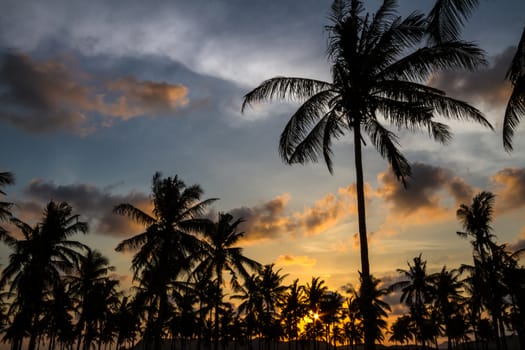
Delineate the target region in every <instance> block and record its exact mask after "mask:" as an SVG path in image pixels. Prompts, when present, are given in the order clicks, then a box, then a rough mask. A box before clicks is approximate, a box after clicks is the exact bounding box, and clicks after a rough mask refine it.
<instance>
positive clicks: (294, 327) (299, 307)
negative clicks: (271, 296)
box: [281, 279, 308, 350]
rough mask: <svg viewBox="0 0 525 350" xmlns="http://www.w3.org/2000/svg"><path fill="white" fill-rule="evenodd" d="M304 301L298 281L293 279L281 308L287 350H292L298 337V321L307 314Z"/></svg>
mask: <svg viewBox="0 0 525 350" xmlns="http://www.w3.org/2000/svg"><path fill="white" fill-rule="evenodd" d="M307 312H308V311H307V308H306V300H305V296H304V291H303V288H302V286H300V285H299V280H298V279H295V280H294V281H293V283H292V284H291V285H290V286H289V287H288V291H287V292H286V294H285V296H284V300H283V303H282V307H281V320H282V322H283V325H284V333H285V336H286V338H287V339H288V350H291V349H292V343H293V342H296V341H297V338H298V337H299V321H300V320H301V319H302V318H303V317H304V316H306V314H307Z"/></svg>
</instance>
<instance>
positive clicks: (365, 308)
mask: <svg viewBox="0 0 525 350" xmlns="http://www.w3.org/2000/svg"><path fill="white" fill-rule="evenodd" d="M364 278H365V277H364V276H362V275H361V276H360V282H361V286H360V287H359V290H356V289H354V288H353V287H350V288H348V289H347V291H346V292H347V293H351V295H352V298H353V302H354V303H355V307H356V308H357V310H358V317H359V318H360V319H361V323H362V329H363V335H364V339H365V342H366V340H367V339H369V340H371V341H372V342H374V343H375V342H376V341H379V342H381V341H383V339H384V335H383V334H384V333H385V331H386V330H387V322H386V317H387V312H389V311H391V310H390V306H389V305H388V303H387V302H385V301H384V300H383V299H384V297H385V296H386V295H388V294H389V293H390V292H391V290H390V289H389V288H382V287H380V284H381V281H380V280H379V279H377V278H374V277H373V276H368V277H367V278H368V281H366V280H364ZM365 346H366V343H365Z"/></svg>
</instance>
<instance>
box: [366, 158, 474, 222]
mask: <svg viewBox="0 0 525 350" xmlns="http://www.w3.org/2000/svg"><path fill="white" fill-rule="evenodd" d="M411 167H412V178H411V179H410V182H409V184H408V188H404V187H403V185H402V184H401V183H400V182H399V181H397V179H396V177H395V175H394V174H393V173H392V171H391V170H390V169H387V170H386V171H385V172H383V173H380V174H379V175H378V182H379V184H380V186H379V187H378V189H377V191H376V194H377V195H378V196H379V197H381V198H382V199H383V200H384V201H385V202H386V203H387V204H388V206H389V208H390V209H391V212H392V213H393V214H394V215H395V216H396V217H398V218H400V219H409V218H410V219H411V221H412V222H416V223H417V222H419V221H421V222H423V221H424V222H425V223H428V222H429V220H440V219H443V218H446V217H447V216H449V214H450V209H451V207H450V205H448V206H447V205H446V204H444V201H443V198H444V196H443V194H444V192H445V194H446V193H448V194H449V195H450V197H451V198H452V199H453V200H454V206H455V207H457V205H458V204H460V203H463V202H468V201H470V199H471V198H472V194H473V193H474V189H473V188H472V187H471V186H470V185H468V184H467V183H466V182H465V181H464V180H463V179H461V178H459V177H457V176H454V175H453V173H452V172H451V171H450V170H447V169H444V168H440V167H435V166H432V165H428V164H424V163H414V164H412V165H411ZM455 207H454V209H455ZM407 221H408V220H407Z"/></svg>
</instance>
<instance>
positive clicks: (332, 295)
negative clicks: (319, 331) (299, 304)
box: [320, 291, 345, 349]
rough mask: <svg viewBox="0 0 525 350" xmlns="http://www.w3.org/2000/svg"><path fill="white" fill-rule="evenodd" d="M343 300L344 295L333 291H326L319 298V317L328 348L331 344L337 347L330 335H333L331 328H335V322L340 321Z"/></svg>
mask: <svg viewBox="0 0 525 350" xmlns="http://www.w3.org/2000/svg"><path fill="white" fill-rule="evenodd" d="M344 301H345V299H344V297H343V296H342V295H341V294H339V293H337V292H334V291H328V292H326V293H325V294H324V296H323V298H322V300H321V304H320V309H321V313H320V319H321V322H322V323H323V324H324V325H325V332H326V342H327V344H328V349H330V346H333V348H334V349H335V348H336V347H337V344H336V341H335V338H334V337H331V335H333V330H334V329H335V328H337V327H336V325H337V323H339V322H340V321H341V317H342V306H343V303H344Z"/></svg>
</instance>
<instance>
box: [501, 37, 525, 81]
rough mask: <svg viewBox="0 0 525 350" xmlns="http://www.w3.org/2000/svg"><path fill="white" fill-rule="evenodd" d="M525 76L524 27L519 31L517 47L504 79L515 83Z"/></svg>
mask: <svg viewBox="0 0 525 350" xmlns="http://www.w3.org/2000/svg"><path fill="white" fill-rule="evenodd" d="M524 76H525V27H524V28H523V32H522V33H521V38H520V41H519V43H518V48H517V50H516V53H515V54H514V57H513V59H512V62H511V64H510V67H509V70H508V71H507V74H506V76H505V78H506V79H508V80H509V81H511V82H512V84H513V85H516V84H517V82H518V81H519V80H520V79H523V77H524Z"/></svg>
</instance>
